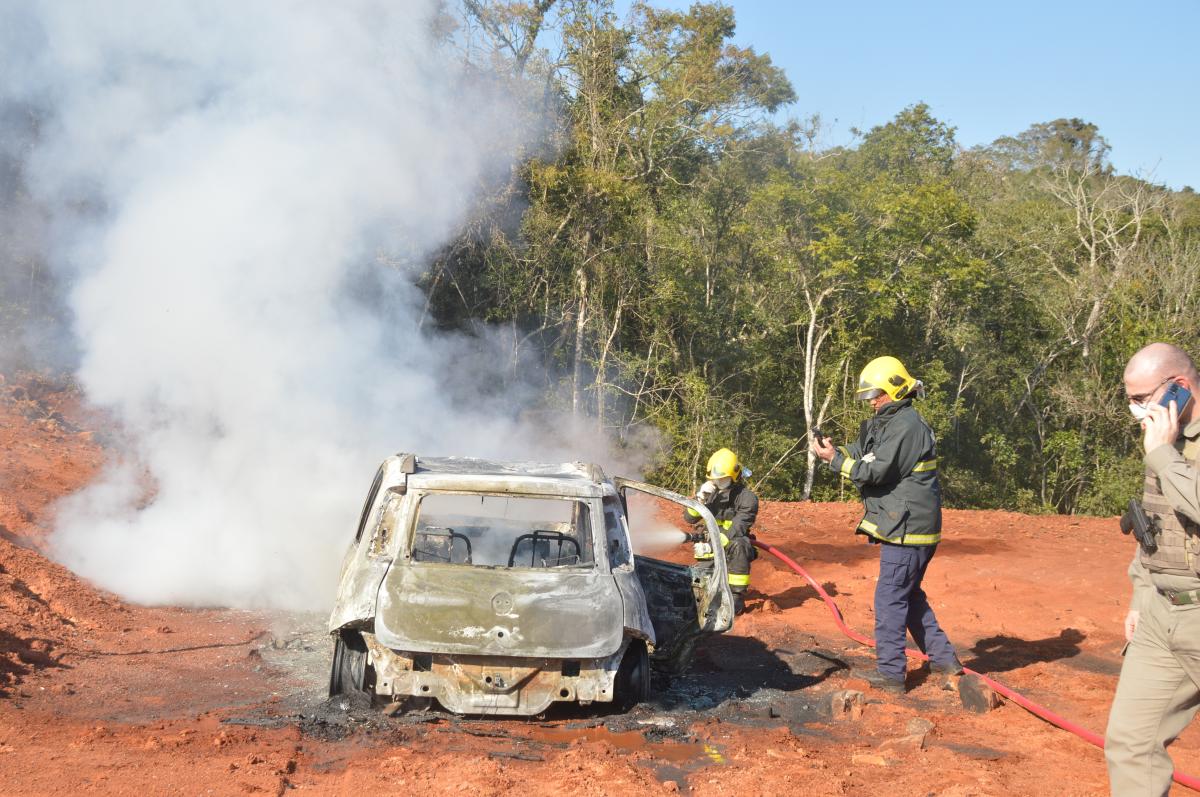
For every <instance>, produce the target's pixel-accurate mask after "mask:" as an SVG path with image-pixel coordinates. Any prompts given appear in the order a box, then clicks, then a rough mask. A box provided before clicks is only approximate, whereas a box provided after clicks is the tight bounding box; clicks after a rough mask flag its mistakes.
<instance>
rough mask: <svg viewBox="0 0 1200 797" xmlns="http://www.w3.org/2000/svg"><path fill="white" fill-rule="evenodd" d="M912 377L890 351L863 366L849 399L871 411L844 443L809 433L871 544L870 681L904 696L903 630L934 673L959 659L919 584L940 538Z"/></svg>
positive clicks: (925, 430)
mask: <svg viewBox="0 0 1200 797" xmlns="http://www.w3.org/2000/svg"><path fill="white" fill-rule="evenodd" d="M923 393H924V388H923V386H922V385H921V383H920V382H918V381H917V380H916V379H913V378H912V376H910V375H909V373H908V371H907V369H905V367H904V365H903V364H902V363H901V362H900V361H899V360H897V359H896V358H895V357H877V358H876V359H874V360H872V361H871V362H869V363H867V366H866V367H865V368H863V370H862V374H861V375H860V376H859V379H858V389H857V390H856V391H855V394H854V397H855V398H856V399H858V400H861V401H869V402H871V407H872V409H874V410H875V414H874V415H873V416H872V417H871V418H869V419H868V420H866V421H863V424H862V427H861V429H860V430H859V433H858V440H857V441H856V442H854V443H852V444H850V445H849V446H840V447H835V446H834V445H833V443H832V442H831V441H830V440H829V439H828V438H824V437H821V438H817V437H816V436H814V439H813V442H812V449H813V452H814V453H815V454H816V455H817V456H818V457H820V458H821V459H822V460H824V461H825V462H826V463H827V464H828V465H829V467H830V469H831V470H833V472H835V473H838V474H841V476H842V477H843V478H845V479H848V480H849V481H851V482H853V484H854V486H855V487H857V488H858V490H859V493H860V494H861V496H862V500H863V505H864V508H865V513H864V515H863V519H862V520H861V521H860V522H859V524H858V528H857V529H856V533H857V534H862V535H864V536H865V537H866V538H867V542H868V543H870V544H872V545H878V546H879V580H878V582H876V585H875V652H876V669H874V670H872V671H870V672H869V673H866V674H865V675H864V677H865V679H866V680H867V681H869V682H870V683H871V685H872V686H874V687H876V688H879V689H883V690H886V691H888V692H892V693H894V694H904V691H905V686H904V678H905V675H906V672H907V660H906V658H905V655H904V641H905V639H904V638H905V630H907V631H908V632H910V633H911V634H912V638H913V641H914V642H916V643H917V647H919V648H920V649H921V650H922V651H924V652H926V653H927V654H928V655H929V658H930V661H931V667H932V669H933V671H934V672H935V673H941V674H946V675H959V674H961V673H962V664H961V663H960V662H959V660H958V655H957V654H956V653H955V651H954V647H953V646H952V645H951V644H950V640H949V639H947V638H946V634H945V633H944V632H943V631H942V629H941V627H940V626H939V625H938V621H937V617H935V616H934V614H933V609H932V608H931V607H930V605H929V601H928V600H927V599H926V596H925V591H924V590H922V589H921V581H922V580H923V579H924V577H925V571H926V569H927V568H928V567H929V562H930V560H931V559H933V554H934V552H936V551H937V545H938V542H939V541H940V540H941V536H942V492H941V487H940V486H939V484H938V474H937V446H936V442H935V441H934V437H933V431H932V430H931V429H930V428H929V425H928V424H927V423H925V421H924V419H923V418H921V416H920V414H919V413H918V412H917V411H916V410H915V409H913V406H912V403H913V399H914V398H915V397H917V396H920V395H923Z"/></svg>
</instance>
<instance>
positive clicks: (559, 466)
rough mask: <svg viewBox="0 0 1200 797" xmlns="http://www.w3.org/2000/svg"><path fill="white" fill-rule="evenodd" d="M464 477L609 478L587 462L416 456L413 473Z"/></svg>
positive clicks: (604, 479) (601, 480)
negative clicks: (512, 460) (514, 460)
mask: <svg viewBox="0 0 1200 797" xmlns="http://www.w3.org/2000/svg"><path fill="white" fill-rule="evenodd" d="M426 473H427V474H431V475H433V474H438V475H440V474H446V475H461V476H504V477H510V478H511V477H514V476H516V477H521V476H538V477H541V478H546V479H571V480H578V481H587V482H593V483H597V484H602V483H604V482H605V481H607V478H606V477H605V475H604V471H603V470H601V469H600V467H599V466H598V465H593V464H591V463H588V462H501V461H497V460H490V459H476V458H474V457H420V456H419V457H417V458H416V468H415V470H414V474H426Z"/></svg>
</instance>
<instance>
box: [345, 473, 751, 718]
mask: <svg viewBox="0 0 1200 797" xmlns="http://www.w3.org/2000/svg"><path fill="white" fill-rule="evenodd" d="M639 493H640V494H644V495H649V496H654V497H656V498H659V499H665V500H667V501H672V502H674V503H676V504H680V505H682V506H685V507H690V508H692V509H694V510H696V511H698V512H700V514H701V517H702V518H703V519H704V523H705V525H706V526H707V531H708V536H709V537H710V539H711V541H712V545H713V549H714V551H715V552H716V556H715V557H714V559H713V560H712V561H711V563H705V564H703V565H697V566H687V565H680V564H673V563H670V562H664V561H660V560H657V559H650V558H648V557H643V556H640V555H638V556H635V555H634V554H633V547H632V544H631V540H630V534H629V512H628V505H629V504H628V502H629V499H630V498H631V497H633V495H634V494H639ZM732 622H733V601H732V596H731V594H730V592H729V587H728V585H727V583H726V570H725V559H724V556H723V554H722V549H721V545H720V534H719V531H718V528H717V526H716V523H715V522H714V520H713V517H712V515H711V514H710V513H709V512H708V510H707V509H705V508H704V507H703V506H702V505H701V504H699V503H698V502H696V501H695V500H693V499H691V498H686V497H684V496H681V495H677V494H675V493H672V492H669V491H666V490H662V489H660V488H657V487H653V486H651V485H648V484H643V483H640V482H635V481H630V480H626V479H620V478H616V479H612V480H609V479H608V478H606V477H605V475H604V474H603V472H602V471H601V470H600V469H599V468H597V467H596V466H594V465H587V464H580V463H574V464H560V465H542V464H531V463H498V462H487V461H483V460H474V459H460V458H444V459H426V458H421V459H419V460H418V459H417V457H415V456H414V455H411V454H400V455H396V456H393V457H389V458H388V459H387V460H386V461H384V463H383V465H382V466H381V467H380V468H379V472H378V473H377V474H376V477H375V480H374V483H373V484H372V486H371V490H370V493H369V494H368V496H367V500H366V503H365V504H364V506H363V510H362V515H361V517H360V519H359V523H358V528H357V531H356V534H355V536H354V540H353V542H352V544H351V545H350V549H349V550H348V551H347V553H346V558H345V561H344V563H343V565H342V574H341V582H340V585H339V588H338V595H337V599H336V604H335V606H334V609H333V613H332V615H331V617H330V621H329V630H330V632H331V633H332V634H333V636H334V638H335V644H334V657H333V666H332V670H331V673H330V685H329V689H330V694H331V695H332V694H342V693H350V692H365V693H367V694H370V695H371V696H372V697H379V698H383V699H387V700H392V701H396V702H401V703H409V704H411V705H415V706H420V705H428V704H429V703H430V702H432V701H435V700H436V701H437V702H438V703H440V704H441V705H442V706H443V707H445V708H446V709H448V710H450V711H454V712H458V713H469V714H475V713H481V714H482V713H486V714H517V715H531V714H538V713H541V712H542V711H544V710H545V709H546V708H547V707H549V706H550V705H551V704H552V703H554V702H556V701H566V702H578V703H582V704H588V703H592V702H616V703H617V704H618V705H623V706H629V705H632V704H634V703H636V702H637V701H639V700H642V699H644V698H645V697H646V696H647V694H648V691H649V688H650V667H651V666H654V667H656V668H662V669H665V670H668V671H679V670H681V669H683V668H684V667H686V665H687V662H688V660H689V658H690V655H691V652H692V648H693V647H694V645H695V643H696V641H697V640H698V639H699V638H700V637H702V636H704V635H705V634H708V633H713V632H719V631H724V630H727V629H728V628H729V627H730V626H731V625H732Z"/></svg>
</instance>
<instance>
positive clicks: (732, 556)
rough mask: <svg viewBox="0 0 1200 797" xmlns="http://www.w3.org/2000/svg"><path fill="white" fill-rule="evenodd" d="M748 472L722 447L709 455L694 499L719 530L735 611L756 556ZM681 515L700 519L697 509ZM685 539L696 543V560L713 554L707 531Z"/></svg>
mask: <svg viewBox="0 0 1200 797" xmlns="http://www.w3.org/2000/svg"><path fill="white" fill-rule="evenodd" d="M749 475H750V471H748V470H746V469H745V468H743V467H742V464H741V463H740V462H738V458H737V454H735V453H733V452H732V451H730V450H729V449H728V448H722V449H721V450H719V451H717V452H716V453H714V454H713V455H712V456H711V457H709V458H708V469H707V476H708V481H706V482H704V484H702V485H701V486H700V489H699V490H698V491H697V492H696V500H697V501H699V502H700V503H702V504H704V506H705V507H707V508H708V511H709V512H712V514H713V517H714V518H716V520H717V527H718V528H719V529H720V530H721V544H722V545H723V546H724V547H725V565H726V568H727V570H728V572H729V590H730V591H731V592H732V593H733V610H734V613H735V614H741V613H742V611H743V610H744V609H745V606H746V587H748V586H750V562H751V561H753V560H754V559H757V558H758V552H757V551H756V550H754V544H753V543H752V542H751V540H752V537H751V536H750V527H751V526H753V525H754V521H755V519H756V518H757V517H758V496H756V495H755V494H754V493H752V492H751V491H750V488H749V487H747V486H746V485H745V483H744V482H745V479H746V477H747V476H749ZM683 519H684V520H686V521H687V522H688V523H691V524H692V525H695V524H697V523H699V522H700V513H699V512H697V511H695V510H694V509H687V510H685V511H684V513H683ZM688 539H689V540H691V541H692V542H694V543H695V546H694V548H693V551H694V555H695V557H696V559H697V560H700V561H704V560H710V559H712V558H713V550H712V546H711V545H710V544H709V542H708V537H707V535H705V534H702V533H696V534H692V535H691V536H690V537H689V538H688Z"/></svg>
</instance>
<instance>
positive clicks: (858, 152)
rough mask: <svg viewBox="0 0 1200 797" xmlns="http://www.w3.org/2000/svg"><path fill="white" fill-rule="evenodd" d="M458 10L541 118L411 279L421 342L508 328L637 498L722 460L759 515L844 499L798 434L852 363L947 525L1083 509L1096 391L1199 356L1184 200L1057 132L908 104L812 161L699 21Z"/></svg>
mask: <svg viewBox="0 0 1200 797" xmlns="http://www.w3.org/2000/svg"><path fill="white" fill-rule="evenodd" d="M468 10H470V11H471V12H472V13H473V14H474V15H475V16H476V18H477V19H478V20H479V21H480V24H481V25H482V27H483V29H484V30H485V31H492V32H493V33H495V37H494V43H495V50H496V52H497V53H498V54H499V56H500V57H501V60H503V58H504V57H507V58H508V61H509V63H511V65H512V70H513V72H514V73H517V74H519V75H520V76H521V78H522V79H524V80H526V81H528V82H529V83H530V84H532V85H536V86H544V87H546V88H545V89H544V90H543V91H542V92H541V95H540V96H543V97H544V96H551V97H552V104H553V105H555V106H556V107H557V108H559V110H560V113H559V118H560V120H561V125H560V126H559V127H558V128H556V129H555V130H554V131H552V139H553V141H554V143H555V145H556V146H555V147H554V148H553V150H552V152H553V154H552V155H546V154H543V155H542V156H541V157H538V158H531V159H529V160H528V161H527V162H526V163H525V164H524V168H523V169H522V170H521V171H520V172H519V174H518V176H517V179H516V180H515V181H514V183H513V184H511V185H509V186H507V187H506V189H505V192H504V193H503V194H502V195H501V196H498V197H496V198H494V199H493V201H492V202H490V203H489V204H488V206H487V210H486V212H484V213H481V216H480V218H479V219H478V220H477V222H476V224H475V225H474V226H473V228H472V230H471V233H470V234H469V235H467V236H464V238H463V239H462V240H460V241H458V242H456V243H455V244H454V246H452V247H450V248H448V250H447V251H446V252H445V253H444V255H443V257H441V258H440V259H439V260H438V262H437V263H436V264H435V266H434V268H433V269H431V271H430V273H429V275H427V277H426V279H425V281H424V283H423V285H424V287H425V289H426V291H427V293H428V295H429V307H430V314H431V317H432V320H433V321H434V322H435V323H437V324H439V325H442V326H446V327H459V328H464V329H470V328H471V327H472V325H474V324H475V323H477V322H479V321H486V322H489V323H492V324H505V325H510V326H511V327H512V328H513V329H514V330H516V332H517V334H518V338H519V341H521V342H522V343H523V344H526V345H529V346H531V347H536V348H537V349H538V350H539V351H540V352H541V353H542V355H543V356H544V357H545V358H546V360H547V361H549V362H550V363H551V364H552V365H553V366H554V368H555V370H554V372H553V374H552V376H553V379H552V382H553V384H548V385H547V392H548V394H549V395H553V396H556V397H559V399H560V400H563V399H562V397H569V401H570V405H571V406H572V407H573V408H574V409H575V411H576V412H578V413H579V414H580V415H581V416H582V415H586V416H589V417H592V418H594V419H596V423H597V426H598V427H599V428H600V429H601V430H603V431H604V432H605V433H610V434H615V435H616V436H617V437H618V438H625V439H626V440H627V444H629V445H634V444H635V442H634V441H636V440H638V439H640V438H639V437H638V435H637V434H635V433H634V431H635V430H637V429H641V428H644V427H646V426H650V427H653V428H654V429H655V430H657V432H658V433H659V435H660V436H661V438H662V439H663V441H664V442H665V446H664V447H663V452H662V456H661V458H660V459H659V461H658V462H657V463H655V469H654V471H653V472H652V473H650V474H648V475H649V477H650V478H652V479H654V480H656V481H658V482H660V483H662V484H664V485H667V486H670V487H674V488H677V489H683V490H686V489H690V488H691V487H693V486H694V484H695V482H696V480H697V478H698V477H699V476H700V470H701V467H702V465H703V461H704V459H705V458H706V457H707V455H708V453H709V452H710V451H711V450H713V449H715V448H717V447H720V446H730V447H732V448H734V449H735V450H737V451H738V452H739V453H740V454H741V456H742V458H743V460H744V461H745V462H746V463H747V464H748V465H749V466H750V467H751V468H752V469H753V470H754V472H755V475H754V477H753V478H752V479H751V483H752V484H754V485H755V487H756V488H757V489H758V490H759V492H760V493H762V494H763V495H764V496H766V497H769V498H784V499H798V498H806V497H819V498H834V497H851V496H850V494H849V493H847V492H846V490H845V487H844V485H842V484H840V483H839V482H838V481H837V480H835V479H833V478H830V477H829V476H828V475H827V474H825V473H815V472H814V470H813V468H812V464H813V463H812V460H811V459H810V458H809V457H808V455H807V439H808V429H809V427H810V426H812V425H814V424H817V423H819V424H820V425H821V426H822V428H823V429H824V430H825V431H826V433H828V434H830V435H832V436H833V437H834V438H835V439H838V440H846V439H848V438H852V437H853V436H855V435H856V434H857V431H858V428H859V424H860V423H861V422H862V421H863V420H864V419H865V418H866V415H867V412H868V410H867V408H866V407H865V406H864V405H862V404H860V403H855V402H854V401H853V400H852V398H851V395H852V388H853V386H854V383H855V381H856V378H857V373H858V370H859V369H860V368H861V367H862V365H863V364H864V363H865V362H867V361H868V360H869V359H871V358H872V357H875V356H877V355H879V354H883V353H889V354H893V355H895V356H897V357H900V358H901V359H902V360H903V361H904V362H906V363H907V364H908V366H909V369H910V370H911V371H912V372H913V373H914V374H916V375H917V376H918V377H919V378H921V379H922V380H923V381H924V382H925V384H926V386H927V389H928V398H927V399H926V400H925V401H924V402H923V403H922V404H921V406H920V408H921V411H922V413H923V415H924V416H925V417H926V418H927V419H928V420H929V422H930V424H931V425H932V427H933V428H934V430H935V433H936V434H937V436H938V439H939V446H940V450H941V455H942V462H941V474H942V476H943V483H944V487H945V493H946V497H947V501H948V503H949V504H950V505H952V506H973V507H1006V508H1011V509H1019V510H1023V511H1059V512H1080V511H1083V512H1092V513H1100V514H1105V513H1115V512H1118V511H1120V509H1121V506H1122V505H1123V503H1124V501H1125V500H1126V499H1127V498H1128V496H1129V495H1130V494H1131V493H1132V492H1135V491H1136V490H1137V489H1138V485H1139V479H1140V464H1139V463H1140V457H1139V452H1138V449H1137V440H1136V439H1135V435H1134V434H1133V431H1134V429H1133V427H1132V425H1131V423H1130V419H1129V418H1128V414H1127V413H1126V412H1125V410H1124V400H1123V394H1122V390H1121V373H1122V369H1123V367H1124V362H1125V360H1126V359H1127V358H1128V357H1129V355H1130V354H1132V353H1133V352H1134V351H1135V350H1136V349H1138V348H1139V347H1140V346H1141V345H1143V344H1144V343H1146V342H1148V341H1149V340H1153V339H1163V340H1172V341H1174V342H1176V343H1178V344H1180V345H1181V346H1183V347H1184V348H1187V349H1189V350H1191V351H1196V352H1198V353H1200V347H1198V346H1197V343H1200V290H1197V288H1198V287H1200V198H1198V197H1197V195H1196V194H1195V193H1194V192H1193V191H1191V190H1190V189H1188V190H1184V191H1182V192H1174V193H1173V192H1169V191H1166V190H1165V189H1162V188H1161V187H1158V186H1154V185H1151V184H1149V183H1145V182H1143V181H1140V180H1137V179H1134V178H1132V177H1127V176H1121V175H1117V174H1115V173H1114V172H1113V170H1112V169H1111V167H1110V166H1109V165H1108V164H1107V161H1106V157H1107V153H1108V144H1107V142H1106V141H1105V140H1104V138H1103V137H1102V136H1101V135H1100V132H1099V130H1098V129H1097V128H1096V126H1095V125H1093V124H1090V123H1088V122H1086V121H1083V120H1079V119H1057V120H1054V121H1051V122H1047V123H1043V124H1035V125H1033V126H1031V127H1030V128H1029V129H1028V130H1026V131H1024V132H1021V133H1018V134H1016V135H1014V136H1011V137H1006V138H1002V139H1000V140H998V141H996V142H995V143H994V144H993V145H992V146H990V147H980V148H976V149H973V150H963V149H962V148H961V147H960V146H959V145H958V143H957V142H956V140H955V137H954V129H953V128H952V127H950V126H948V125H947V124H945V123H944V122H942V121H940V120H938V119H936V118H935V117H934V116H933V115H932V113H931V111H930V109H929V107H928V106H926V105H924V104H920V103H918V104H914V105H912V106H910V107H908V108H905V109H902V110H901V111H900V112H899V113H898V114H897V115H896V116H895V118H894V119H892V120H891V121H889V122H887V123H886V124H883V125H879V126H877V127H875V128H872V129H871V130H869V131H867V132H865V133H864V134H862V137H861V142H860V143H859V145H858V146H857V147H854V148H835V149H829V150H820V149H818V148H816V147H814V146H813V142H814V141H815V140H817V139H818V137H819V121H818V120H811V121H810V122H809V123H807V124H804V125H802V124H799V123H789V124H787V125H786V126H780V125H776V124H774V123H773V122H771V121H770V119H771V116H770V114H772V113H773V112H775V111H776V110H777V109H778V108H780V107H781V106H784V105H786V104H788V103H790V102H792V101H793V100H794V99H795V95H794V92H793V90H792V87H791V85H790V84H789V83H788V81H787V78H786V76H785V75H784V74H783V73H782V72H781V71H780V70H779V69H778V68H777V67H775V66H774V65H773V64H772V63H771V61H770V58H769V57H768V56H766V55H765V54H761V53H757V52H755V51H754V50H752V49H750V48H745V47H739V46H736V45H734V44H733V43H732V35H733V31H734V25H735V19H734V14H733V10H732V9H731V8H729V7H728V6H725V5H721V4H717V3H704V2H701V3H696V4H694V5H692V6H691V7H690V8H689V9H688V10H687V11H670V10H663V9H658V8H654V7H653V6H650V5H648V4H645V3H638V4H636V5H635V6H634V9H633V11H632V15H631V17H630V19H628V20H626V21H622V20H619V19H617V17H616V16H615V14H614V12H613V9H612V6H611V3H609V2H604V1H603V0H570V1H569V2H561V3H558V4H556V3H554V2H552V0H543V1H542V2H538V3H536V4H530V3H492V4H486V5H485V4H482V3H478V2H475V3H471V4H468ZM531 36H534V37H538V38H537V40H538V42H540V43H541V44H542V45H543V46H545V48H546V49H545V50H539V49H537V48H533V47H531V46H529V44H528V42H529V41H530V37H531ZM551 53H554V54H555V57H554V58H553V59H552V58H551V56H550V54H551Z"/></svg>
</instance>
